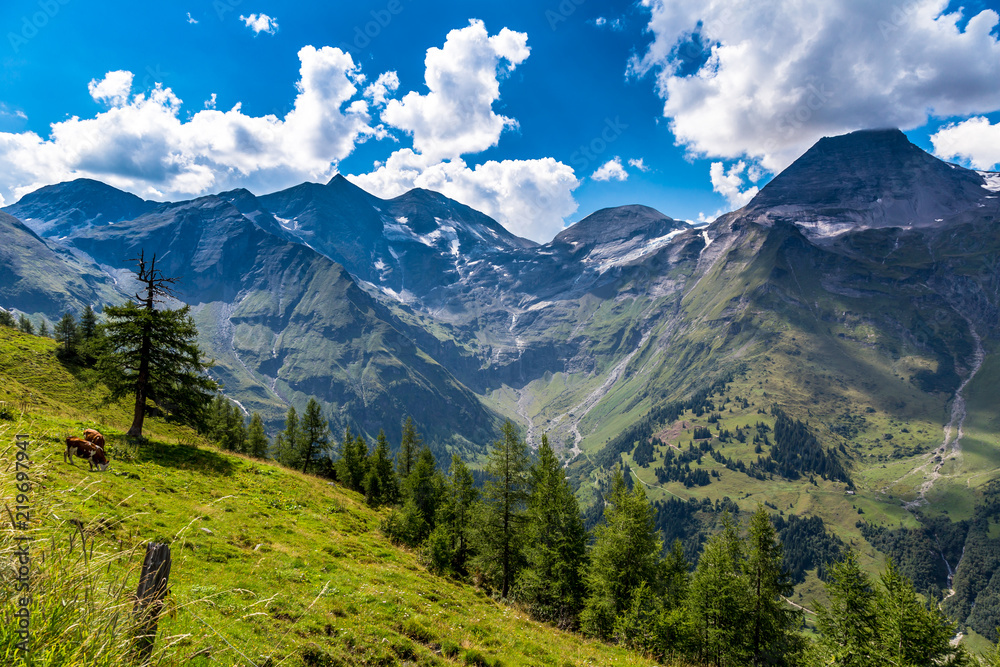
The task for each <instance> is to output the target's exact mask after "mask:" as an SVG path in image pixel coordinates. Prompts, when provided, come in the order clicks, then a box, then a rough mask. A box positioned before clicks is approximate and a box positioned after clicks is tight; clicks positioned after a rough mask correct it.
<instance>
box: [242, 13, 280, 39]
mask: <svg viewBox="0 0 1000 667" xmlns="http://www.w3.org/2000/svg"><path fill="white" fill-rule="evenodd" d="M240 20H241V21H243V23H244V24H245V25H246V27H248V28H250V29H251V30H253V32H254V34H255V35H259V34H260V33H262V32H266V33H267V34H269V35H273V34H274V33H276V32H278V22H277V21H276V20H275V19H273V18H271V17H270V16H268V15H267V14H251V15H250V16H243V15H242V14H240Z"/></svg>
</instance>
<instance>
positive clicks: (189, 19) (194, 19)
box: [187, 12, 198, 25]
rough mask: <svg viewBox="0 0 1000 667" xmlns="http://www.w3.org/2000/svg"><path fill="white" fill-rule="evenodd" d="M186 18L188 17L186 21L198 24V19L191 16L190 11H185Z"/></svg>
mask: <svg viewBox="0 0 1000 667" xmlns="http://www.w3.org/2000/svg"><path fill="white" fill-rule="evenodd" d="M187 18H188V23H193V24H194V25H198V19H196V18H194V17H193V16H191V12H188V13H187Z"/></svg>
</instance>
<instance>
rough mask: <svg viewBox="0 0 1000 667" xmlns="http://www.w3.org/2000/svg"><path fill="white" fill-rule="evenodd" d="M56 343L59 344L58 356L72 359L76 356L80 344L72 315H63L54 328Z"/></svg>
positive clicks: (77, 329) (78, 333) (78, 331)
mask: <svg viewBox="0 0 1000 667" xmlns="http://www.w3.org/2000/svg"><path fill="white" fill-rule="evenodd" d="M54 332H55V338H56V342H58V343H59V356H61V357H62V358H63V359H72V358H75V357H76V356H77V347H78V346H79V344H80V330H79V328H78V327H77V324H76V318H75V317H73V314H72V313H64V314H63V316H62V318H61V319H60V320H59V321H58V322H56V325H55V327H54Z"/></svg>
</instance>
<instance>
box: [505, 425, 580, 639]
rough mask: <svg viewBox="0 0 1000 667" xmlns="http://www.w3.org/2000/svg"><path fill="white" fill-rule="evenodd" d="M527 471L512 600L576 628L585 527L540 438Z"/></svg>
mask: <svg viewBox="0 0 1000 667" xmlns="http://www.w3.org/2000/svg"><path fill="white" fill-rule="evenodd" d="M530 472H531V474H530V495H529V498H528V509H527V529H526V530H527V533H526V539H525V550H524V555H525V567H524V570H522V571H521V574H520V577H519V578H518V584H517V590H516V597H517V598H518V599H520V600H521V601H522V602H524V603H526V604H527V605H528V608H529V609H530V611H531V614H532V615H533V616H534V617H535V618H538V619H540V620H544V621H551V622H554V623H556V624H558V625H559V627H561V628H563V629H569V628H572V627H573V626H575V625H576V619H577V615H578V614H579V612H580V607H581V606H582V603H583V588H584V584H583V569H584V564H585V563H586V558H587V537H588V536H587V529H586V528H585V527H584V525H583V519H582V518H581V516H580V507H579V504H578V503H577V500H576V496H575V495H573V489H572V488H571V487H570V485H569V482H567V481H566V472H565V471H564V470H563V467H562V465H560V463H559V459H557V458H556V455H555V452H554V451H553V450H552V447H551V445H549V439H548V437H547V436H545V435H543V436H542V444H541V445H540V446H539V448H538V460H537V461H536V462H535V464H534V465H533V466H532V467H531V471H530Z"/></svg>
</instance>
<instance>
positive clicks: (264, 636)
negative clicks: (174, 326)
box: [0, 328, 651, 666]
mask: <svg viewBox="0 0 1000 667" xmlns="http://www.w3.org/2000/svg"><path fill="white" fill-rule="evenodd" d="M53 352H54V343H53V342H52V341H49V340H45V339H41V338H36V337H31V336H25V335H22V334H19V333H17V332H14V331H11V330H9V329H5V328H0V385H2V386H3V387H5V390H6V391H7V393H6V394H5V395H4V398H6V400H7V401H8V404H9V405H12V406H13V405H17V404H20V403H23V402H25V401H27V400H28V399H27V395H28V394H29V393H30V394H31V398H30V403H29V405H28V408H29V409H28V412H27V413H26V414H25V415H24V416H23V417H22V418H21V419H20V420H19V421H16V422H10V421H0V465H2V467H3V468H4V469H5V470H10V469H11V467H12V460H13V448H12V439H13V438H12V436H13V434H14V433H15V432H20V433H29V434H30V435H31V437H32V444H31V450H32V459H33V462H34V464H33V465H34V467H33V469H32V476H33V479H34V481H35V483H36V485H37V486H36V488H35V490H34V492H33V505H34V512H35V513H34V522H33V524H32V529H31V530H32V532H33V534H34V538H35V541H34V542H33V546H32V549H33V556H34V560H33V568H35V569H36V571H37V572H39V575H38V577H37V578H36V580H35V582H34V584H33V586H34V592H35V602H34V603H33V605H34V606H33V607H32V610H33V624H34V625H33V629H34V631H35V634H36V637H37V639H36V654H35V657H36V660H37V661H36V662H34V663H33V664H92V665H106V664H118V662H117V661H118V660H120V659H121V655H122V651H123V650H124V647H125V645H126V643H127V642H126V639H127V636H128V628H129V623H128V618H129V615H130V614H129V609H130V603H129V600H128V594H129V592H131V591H133V590H134V588H135V586H136V583H137V567H138V566H139V564H141V559H142V551H141V549H142V545H143V544H144V543H145V542H147V541H150V540H156V541H164V542H169V543H170V545H171V552H172V558H173V565H172V570H171V579H170V583H171V591H170V595H169V597H168V602H167V605H166V612H167V614H166V616H165V617H164V618H163V620H162V621H161V623H160V628H159V635H158V641H157V651H158V652H157V654H156V655H157V657H158V658H159V659H160V662H159V663H158V664H161V665H208V664H234V665H235V664H245V665H249V664H255V665H263V664H270V665H277V664H283V665H359V664H369V665H393V664H418V665H431V664H469V663H472V664H494V663H495V664H503V665H545V664H548V665H560V666H562V665H613V664H617V665H645V664H651V663H650V662H649V661H648V660H646V659H644V658H643V657H642V656H639V655H636V654H633V653H629V652H627V651H624V650H620V649H616V648H612V647H608V646H605V645H602V644H600V643H596V642H591V641H588V640H584V639H583V638H581V637H580V636H578V635H574V634H571V633H565V632H561V631H558V630H556V629H554V628H553V627H550V626H546V625H543V624H539V623H536V622H533V621H531V620H530V619H529V618H528V617H527V616H526V615H525V614H523V613H521V612H520V611H518V610H516V609H513V608H511V607H507V606H504V605H501V604H498V603H497V602H495V601H493V600H491V599H490V598H488V597H486V596H485V595H483V594H482V593H481V592H480V591H478V590H476V589H474V588H472V587H470V586H468V585H464V584H460V583H458V582H455V581H452V580H449V579H444V578H440V577H436V576H433V575H431V574H429V573H428V572H427V571H426V570H425V569H424V568H423V567H422V565H421V564H420V563H419V560H418V557H417V555H416V554H414V553H411V552H409V551H406V550H404V549H400V548H397V547H395V546H393V545H392V544H391V543H389V542H388V541H387V540H386V538H385V537H384V536H383V535H382V534H381V532H380V530H379V525H380V522H381V521H382V519H383V518H384V514H382V513H379V512H376V511H373V510H371V509H369V508H368V507H367V506H365V505H364V503H363V501H362V499H361V498H360V497H359V496H358V495H356V494H354V493H351V492H346V491H344V490H342V489H340V488H338V487H336V486H333V485H331V484H330V483H328V482H326V481H325V480H322V479H319V478H314V477H310V476H303V475H301V474H298V473H296V472H292V471H289V470H285V469H282V468H280V467H277V466H275V465H271V464H269V463H266V462H262V461H257V460H252V459H248V458H245V457H241V456H234V455H231V454H227V453H223V452H220V451H218V450H216V449H214V448H212V447H210V446H208V445H207V444H206V443H204V442H203V441H201V440H200V438H198V437H197V436H196V435H195V434H194V433H192V432H190V431H189V430H187V429H184V428H179V427H174V426H171V425H168V424H164V423H162V422H160V421H158V420H155V419H154V420H148V421H147V424H148V425H149V429H148V431H147V435H149V436H150V437H151V440H150V442H149V444H148V445H146V446H143V447H140V448H138V449H134V450H133V449H130V448H129V447H127V446H126V444H125V441H124V438H123V437H122V435H121V434H122V432H123V431H124V430H125V429H126V428H127V426H128V416H129V415H128V411H127V410H125V409H124V407H123V406H119V405H112V406H108V407H105V408H99V407H97V404H98V401H99V397H100V395H101V389H100V387H99V386H93V385H88V384H87V381H86V379H85V378H81V377H77V376H74V375H73V374H72V373H71V372H69V371H68V370H67V369H66V368H64V367H63V366H62V365H61V364H59V363H58V362H57V361H56V360H55V358H54V356H53ZM85 426H96V427H97V428H99V429H100V430H101V431H102V432H103V433H104V434H105V435H106V436H107V437H108V447H109V453H110V455H111V456H112V464H111V469H110V470H109V471H107V472H105V473H90V472H88V471H87V469H86V466H84V465H77V466H76V467H72V466H69V465H68V464H65V463H63V461H62V444H61V440H62V438H63V437H64V436H65V435H66V434H68V433H77V434H79V432H80V431H82V429H83V428H84V427H85ZM0 488H2V491H0V496H2V502H3V503H6V504H7V505H8V506H12V505H13V503H14V494H15V490H14V488H13V484H12V477H11V476H10V475H5V479H4V482H3V486H2V487H0ZM75 521H79V522H82V524H80V526H77V525H76V524H75V523H74V522H75ZM81 526H82V527H81ZM81 533H82V535H83V538H84V539H85V542H86V546H87V550H88V555H87V556H84V555H83V554H81V550H80V537H81ZM13 535H14V533H13V532H12V530H11V527H10V524H9V523H6V522H5V524H4V527H3V529H2V532H0V552H7V551H9V549H10V546H11V538H12V536H13ZM43 560H44V562H43ZM60 573H61V576H62V578H59V577H57V575H59V574H60ZM87 574H89V579H88V578H87V577H85V576H84V575H87ZM2 576H3V577H4V586H2V587H0V591H2V592H0V616H3V617H4V618H5V619H10V618H11V617H10V614H11V613H12V612H13V610H14V601H13V599H12V598H11V597H10V595H11V592H12V590H13V589H12V586H7V583H10V582H9V581H8V580H7V579H8V578H9V577H11V576H12V574H11V572H10V571H4V573H3V574H2ZM83 591H86V592H87V596H86V597H84V596H83V595H82V592H83ZM71 593H72V594H74V595H77V594H79V595H80V598H79V599H77V600H76V601H75V602H72V603H71V604H69V606H68V607H67V606H66V602H70V601H69V600H67V599H65V598H66V597H67V596H68V595H70V594H71ZM60 619H65V620H64V621H61V620H60ZM112 619H115V620H116V623H117V625H116V626H114V627H112V626H111V625H110V622H111V620H112ZM0 625H4V626H5V627H13V625H12V624H10V625H8V624H6V623H4V624H0ZM8 632H9V631H8V630H5V631H3V632H0V657H4V658H7V659H13V658H14V657H15V655H16V654H15V653H14V652H13V651H12V649H11V636H10V635H9V634H7V633H8ZM4 651H6V653H5V652H4ZM74 651H76V653H73V652H74ZM70 654H72V655H70ZM67 656H69V657H67ZM477 660H479V662H476V661H477ZM4 664H11V663H8V662H4ZM13 664H17V663H13Z"/></svg>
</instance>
